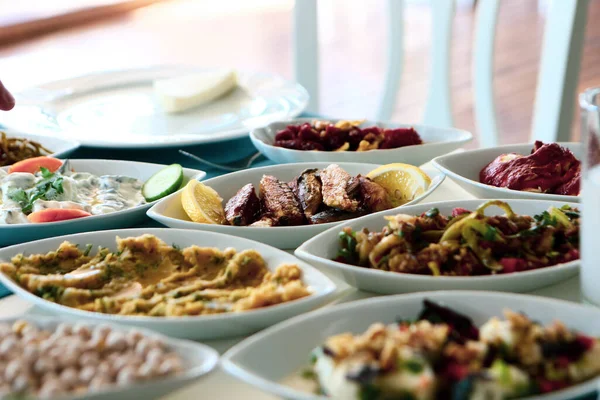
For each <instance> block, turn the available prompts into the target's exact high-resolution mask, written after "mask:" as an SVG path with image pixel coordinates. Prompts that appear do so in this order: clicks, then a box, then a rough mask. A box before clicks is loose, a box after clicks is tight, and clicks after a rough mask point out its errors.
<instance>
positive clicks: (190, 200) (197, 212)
mask: <svg viewBox="0 0 600 400" xmlns="http://www.w3.org/2000/svg"><path fill="white" fill-rule="evenodd" d="M222 202H223V199H222V198H221V197H219V194H218V193H217V192H216V191H215V190H214V189H213V188H210V187H208V186H206V185H204V184H202V183H200V182H198V181H197V180H195V179H193V180H191V181H189V182H188V184H187V185H185V188H183V191H182V192H181V206H182V207H183V209H184V210H185V212H186V214H187V215H188V217H190V219H191V220H192V221H194V222H201V223H205V224H219V225H221V224H223V223H225V210H223V205H222Z"/></svg>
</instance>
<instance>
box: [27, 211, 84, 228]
mask: <svg viewBox="0 0 600 400" xmlns="http://www.w3.org/2000/svg"><path fill="white" fill-rule="evenodd" d="M90 215H92V214H90V213H89V212H87V211H83V210H76V209H70V208H69V209H62V208H46V209H45V210H40V211H36V212H33V213H31V214H29V215H28V216H27V219H28V220H29V222H33V223H36V224H38V223H44V222H57V221H66V220H68V219H75V218H82V217H89V216H90Z"/></svg>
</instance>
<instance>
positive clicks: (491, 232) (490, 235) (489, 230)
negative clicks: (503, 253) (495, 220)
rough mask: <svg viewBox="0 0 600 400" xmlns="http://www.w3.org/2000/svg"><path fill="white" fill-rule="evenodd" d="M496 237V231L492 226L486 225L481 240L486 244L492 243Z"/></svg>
mask: <svg viewBox="0 0 600 400" xmlns="http://www.w3.org/2000/svg"><path fill="white" fill-rule="evenodd" d="M497 236H498V230H497V229H496V228H494V227H493V226H490V225H486V230H485V233H484V234H483V238H484V239H485V240H487V241H488V242H493V241H494V240H495V239H496V237H497Z"/></svg>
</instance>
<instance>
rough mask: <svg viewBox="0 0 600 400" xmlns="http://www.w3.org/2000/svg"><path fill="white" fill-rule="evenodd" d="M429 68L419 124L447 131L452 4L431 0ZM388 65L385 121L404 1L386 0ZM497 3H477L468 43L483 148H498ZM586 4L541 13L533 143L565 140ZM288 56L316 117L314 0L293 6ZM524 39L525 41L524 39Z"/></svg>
mask: <svg viewBox="0 0 600 400" xmlns="http://www.w3.org/2000/svg"><path fill="white" fill-rule="evenodd" d="M430 2H431V6H432V13H431V15H432V24H431V25H432V39H431V50H430V51H431V58H430V62H431V68H430V83H429V92H428V96H427V103H426V106H425V111H424V114H423V117H422V122H423V123H424V124H428V125H435V126H441V127H451V126H453V125H454V124H453V118H452V103H451V97H450V49H451V44H452V23H453V19H454V12H455V0H430ZM387 4H388V10H387V13H388V17H389V18H388V21H387V23H388V39H387V67H386V72H385V78H384V81H383V85H382V90H381V98H380V103H379V107H378V110H377V113H376V119H377V120H383V121H385V120H390V119H391V117H392V114H393V111H394V106H395V104H396V95H397V93H398V90H399V86H400V77H401V74H402V65H403V56H404V48H403V8H404V0H388V3H387ZM499 6H500V0H478V1H477V4H476V23H475V32H474V43H473V59H472V65H473V68H472V69H473V71H472V74H473V86H474V101H473V103H474V113H475V122H476V127H477V131H478V133H479V136H480V144H481V146H482V147H491V146H496V145H498V130H497V124H496V111H495V106H494V85H493V78H494V76H493V70H494V40H495V36H496V23H497V19H498V10H499ZM587 7H588V0H553V1H552V2H551V3H550V5H549V8H548V9H547V14H546V15H547V18H546V26H545V32H544V43H543V47H542V53H541V61H540V70H539V75H538V81H537V89H536V98H535V99H536V100H535V105H534V115H533V123H532V129H531V139H532V140H533V139H536V140H543V141H547V142H554V141H568V140H569V139H570V136H571V123H572V119H573V107H574V105H575V95H576V93H575V91H576V87H577V82H578V78H579V67H580V62H581V52H582V47H583V37H584V33H585V22H586V16H587ZM293 18H294V24H293V26H294V28H293V29H294V31H293V49H294V51H293V54H294V61H293V65H294V74H295V78H296V80H297V81H298V82H299V83H300V84H302V85H303V86H304V87H305V88H306V89H307V90H308V92H309V93H310V96H311V99H310V103H309V108H308V111H310V112H319V46H318V43H319V38H318V26H317V0H296V2H295V5H294V12H293ZM524 40H527V38H524Z"/></svg>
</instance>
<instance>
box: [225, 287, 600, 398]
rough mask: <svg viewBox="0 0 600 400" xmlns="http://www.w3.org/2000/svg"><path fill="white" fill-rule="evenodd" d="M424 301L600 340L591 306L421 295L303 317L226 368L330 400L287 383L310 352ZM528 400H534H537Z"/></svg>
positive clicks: (286, 392)
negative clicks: (508, 315)
mask: <svg viewBox="0 0 600 400" xmlns="http://www.w3.org/2000/svg"><path fill="white" fill-rule="evenodd" d="M423 299H430V300H433V301H435V302H439V303H443V304H444V305H446V306H449V307H451V308H453V309H455V310H456V311H458V312H460V313H462V314H465V315H467V316H468V317H470V318H472V319H473V322H474V323H475V324H476V325H478V326H481V325H482V324H484V323H485V322H487V321H488V320H489V319H490V318H491V317H494V316H496V317H502V316H503V314H502V312H503V310H504V309H506V308H509V309H512V310H514V311H522V312H524V313H525V314H527V315H528V316H529V317H531V318H532V319H534V320H536V321H540V322H541V323H543V324H549V323H551V322H553V321H554V320H556V319H558V320H561V321H563V322H564V323H565V324H566V326H567V327H569V328H572V329H575V330H577V331H580V332H582V333H584V334H587V335H591V336H596V337H597V336H600V310H599V309H598V308H594V307H590V306H584V305H581V304H576V303H572V302H566V301H562V300H555V299H549V298H545V297H537V296H529V295H516V294H503V293H496V292H488V293H485V292H469V291H453V292H445V291H438V292H421V293H413V294H409V295H401V296H387V297H380V298H375V299H368V300H361V301H356V302H352V303H348V304H343V305H339V306H335V307H329V308H327V309H323V310H319V311H316V312H313V313H310V314H306V315H301V316H298V317H296V318H293V319H290V320H289V321H285V322H283V323H281V324H278V325H276V326H274V327H271V328H269V329H266V330H264V331H262V332H260V333H258V334H256V335H254V336H252V337H250V338H248V339H246V340H244V341H243V342H241V343H239V344H237V345H236V346H234V347H233V348H231V349H230V350H229V351H228V352H226V353H225V354H224V355H223V357H222V358H221V365H222V367H223V368H224V369H225V371H226V372H227V373H229V374H230V375H232V376H234V377H236V378H238V379H240V380H242V381H244V382H246V383H249V384H251V385H253V386H256V387H258V388H260V389H262V390H264V391H265V392H269V393H272V394H274V395H276V396H279V397H281V398H285V399H293V400H327V399H328V397H324V396H318V395H314V394H311V393H306V392H301V391H299V390H296V389H295V388H292V387H290V386H287V385H285V384H284V383H282V380H283V379H284V378H286V377H288V376H290V375H291V374H293V373H294V372H298V371H301V368H305V367H307V366H308V365H309V358H310V352H311V351H312V350H313V349H314V348H315V347H317V346H319V345H321V344H323V342H324V341H325V340H326V339H327V338H328V337H329V336H332V335H336V334H340V333H344V332H353V333H355V334H358V333H362V332H364V331H365V330H366V329H367V328H368V327H369V326H370V325H371V324H373V323H376V322H383V323H393V322H395V321H396V320H397V319H398V318H404V319H412V318H416V317H417V316H418V314H419V312H420V311H421V309H422V303H423ZM290 343H293V346H290ZM598 382H599V379H598V378H596V379H592V380H589V381H587V382H584V383H582V384H579V385H576V386H573V387H571V388H568V389H565V390H562V391H560V392H555V393H551V394H547V395H544V396H536V397H535V399H540V400H542V399H543V400H563V399H575V398H577V397H578V396H581V395H584V394H588V393H590V392H593V391H594V390H596V389H597V388H598ZM528 399H529V400H533V398H532V397H530V398H528ZM523 400H525V399H523Z"/></svg>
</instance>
